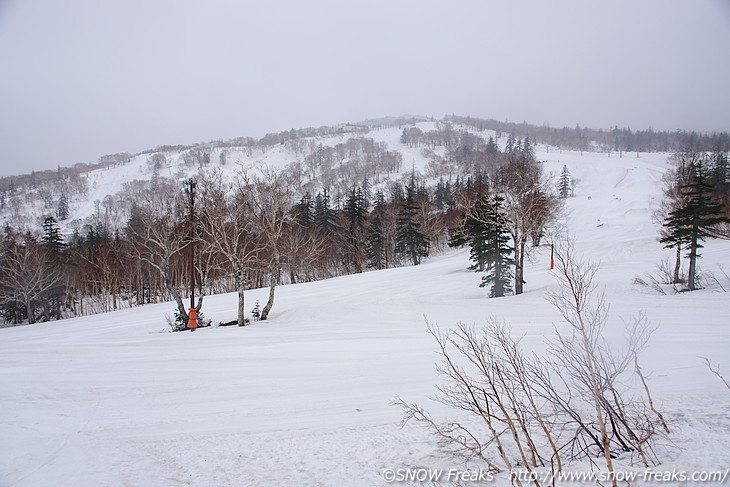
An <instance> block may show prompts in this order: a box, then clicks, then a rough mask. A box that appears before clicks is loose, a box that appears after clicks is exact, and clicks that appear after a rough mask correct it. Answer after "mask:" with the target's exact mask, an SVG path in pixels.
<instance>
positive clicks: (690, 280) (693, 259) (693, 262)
mask: <svg viewBox="0 0 730 487" xmlns="http://www.w3.org/2000/svg"><path fill="white" fill-rule="evenodd" d="M696 271H697V232H695V231H693V232H692V242H691V243H690V248H689V274H688V275H687V289H689V290H690V291H694V290H695V289H696V286H695V274H696Z"/></svg>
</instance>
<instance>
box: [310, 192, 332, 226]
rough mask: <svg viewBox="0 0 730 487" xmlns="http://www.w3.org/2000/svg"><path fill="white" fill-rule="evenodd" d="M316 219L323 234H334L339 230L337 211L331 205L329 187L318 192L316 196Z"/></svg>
mask: <svg viewBox="0 0 730 487" xmlns="http://www.w3.org/2000/svg"><path fill="white" fill-rule="evenodd" d="M314 221H315V224H316V226H317V228H318V229H319V231H320V232H321V233H322V234H323V235H327V236H332V235H333V234H335V233H336V230H337V213H336V212H335V210H334V209H332V207H331V206H330V195H329V191H327V189H324V190H323V191H322V192H321V193H317V196H316V197H315V198H314Z"/></svg>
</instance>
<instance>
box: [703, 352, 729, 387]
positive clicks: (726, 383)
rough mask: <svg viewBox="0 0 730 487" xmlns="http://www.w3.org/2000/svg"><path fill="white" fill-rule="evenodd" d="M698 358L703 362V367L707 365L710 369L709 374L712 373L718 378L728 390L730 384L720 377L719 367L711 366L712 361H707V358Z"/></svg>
mask: <svg viewBox="0 0 730 487" xmlns="http://www.w3.org/2000/svg"><path fill="white" fill-rule="evenodd" d="M700 358H701V359H702V361H703V362H705V365H707V368H708V369H710V372H712V373H713V374H715V375H716V376H717V377H719V378H720V380H721V381H722V383H723V384H725V387H727V388H728V389H730V383H728V381H727V379H725V377H723V376H722V375H720V366H719V365H715V364H713V363H712V361H711V360H710V359H708V358H707V357H700Z"/></svg>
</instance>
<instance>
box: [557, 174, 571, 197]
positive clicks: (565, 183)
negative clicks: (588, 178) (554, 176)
mask: <svg viewBox="0 0 730 487" xmlns="http://www.w3.org/2000/svg"><path fill="white" fill-rule="evenodd" d="M558 193H560V197H561V198H563V199H565V198H567V197H568V196H570V171H568V166H563V171H562V172H561V173H560V179H559V180H558Z"/></svg>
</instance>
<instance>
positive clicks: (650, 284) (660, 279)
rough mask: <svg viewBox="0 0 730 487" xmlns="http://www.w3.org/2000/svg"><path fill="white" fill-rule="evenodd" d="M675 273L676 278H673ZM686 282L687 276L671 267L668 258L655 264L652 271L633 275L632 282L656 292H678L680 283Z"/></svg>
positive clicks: (664, 293)
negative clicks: (642, 274) (641, 274)
mask: <svg viewBox="0 0 730 487" xmlns="http://www.w3.org/2000/svg"><path fill="white" fill-rule="evenodd" d="M675 274H676V279H675ZM686 282H687V276H686V275H685V273H684V272H682V271H681V270H678V269H672V264H671V262H670V261H669V259H664V260H662V261H661V262H659V263H658V264H657V265H656V268H655V270H654V272H653V273H650V274H645V275H644V276H643V277H642V276H636V277H634V280H633V283H634V284H635V285H637V286H641V287H646V288H649V289H651V290H652V291H654V292H656V293H658V294H663V295H666V294H669V293H675V294H676V293H679V292H681V289H680V287H679V285H680V284H683V283H686Z"/></svg>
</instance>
